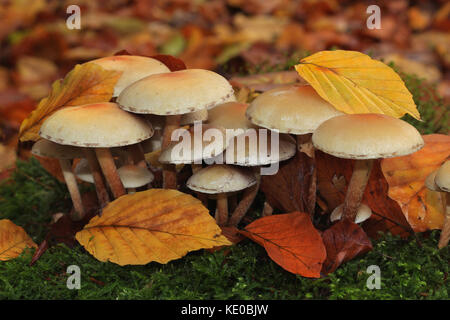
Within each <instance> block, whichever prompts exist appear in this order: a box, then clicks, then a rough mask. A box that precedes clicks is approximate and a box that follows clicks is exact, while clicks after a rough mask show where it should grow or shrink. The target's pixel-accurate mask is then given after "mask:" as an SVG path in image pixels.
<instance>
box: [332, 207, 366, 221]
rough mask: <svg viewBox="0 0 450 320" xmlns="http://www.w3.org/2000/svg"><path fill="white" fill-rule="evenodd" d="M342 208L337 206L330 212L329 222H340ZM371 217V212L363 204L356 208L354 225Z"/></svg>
mask: <svg viewBox="0 0 450 320" xmlns="http://www.w3.org/2000/svg"><path fill="white" fill-rule="evenodd" d="M343 208H344V204H340V205H338V206H337V207H336V208H334V210H333V212H331V215H330V221H331V222H334V221H337V220H340V219H341V218H342V211H343ZM371 215H372V210H370V208H369V206H367V205H365V204H363V203H362V204H361V205H360V206H359V208H358V211H357V212H356V218H355V223H362V222H364V221H366V220H367V219H369V218H370V216H371Z"/></svg>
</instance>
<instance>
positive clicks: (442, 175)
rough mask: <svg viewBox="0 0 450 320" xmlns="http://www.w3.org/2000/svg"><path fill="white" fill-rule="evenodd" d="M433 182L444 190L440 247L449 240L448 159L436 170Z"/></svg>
mask: <svg viewBox="0 0 450 320" xmlns="http://www.w3.org/2000/svg"><path fill="white" fill-rule="evenodd" d="M434 182H435V183H436V185H437V186H438V187H439V189H440V190H441V191H444V192H445V206H444V207H445V220H444V226H443V227H442V231H441V236H440V238H439V244H438V247H439V249H441V248H444V247H445V246H447V244H448V242H449V240H450V160H447V161H445V162H444V164H443V165H442V166H441V167H440V168H439V169H438V170H437V172H436V177H435V178H434Z"/></svg>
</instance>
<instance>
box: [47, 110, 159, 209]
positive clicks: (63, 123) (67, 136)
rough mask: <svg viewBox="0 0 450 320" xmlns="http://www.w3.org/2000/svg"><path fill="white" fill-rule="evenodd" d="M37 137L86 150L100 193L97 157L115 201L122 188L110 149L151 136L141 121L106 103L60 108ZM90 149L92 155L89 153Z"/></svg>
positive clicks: (150, 131)
mask: <svg viewBox="0 0 450 320" xmlns="http://www.w3.org/2000/svg"><path fill="white" fill-rule="evenodd" d="M39 135H40V136H41V137H43V138H45V139H48V140H51V141H54V142H56V143H59V144H64V145H72V146H78V147H83V148H85V150H87V151H86V152H85V155H86V156H87V159H88V161H89V163H90V165H91V171H92V172H93V174H94V178H95V183H96V188H97V193H100V194H102V190H100V191H99V185H98V178H97V176H98V175H99V172H98V171H99V168H98V167H96V166H95V160H94V159H95V156H96V157H97V160H98V164H99V166H100V168H101V172H102V173H103V175H104V176H105V179H106V181H107V183H108V185H109V187H110V188H111V191H112V194H113V196H114V198H118V197H120V196H121V195H123V194H125V188H124V186H123V184H122V182H121V181H120V178H119V176H118V174H117V168H116V165H115V163H114V159H113V157H112V155H111V151H110V148H113V147H122V146H127V145H131V144H135V143H138V142H141V141H143V140H145V139H148V138H150V137H151V136H152V135H153V129H152V127H151V125H150V124H149V123H147V122H146V121H145V120H144V119H141V118H139V117H137V116H136V115H134V114H131V113H128V112H126V111H124V110H122V109H120V108H119V107H118V106H117V104H115V103H111V102H106V103H95V104H86V105H82V106H76V107H68V108H64V109H60V110H58V111H56V112H55V113H53V114H52V115H51V116H50V117H48V118H47V119H46V120H45V121H44V123H43V124H42V126H41V130H40V133H39ZM91 148H92V149H93V150H95V155H94V154H92V153H90V150H92V149H91ZM100 188H101V186H100ZM99 199H100V197H99ZM102 205H104V204H103V203H102Z"/></svg>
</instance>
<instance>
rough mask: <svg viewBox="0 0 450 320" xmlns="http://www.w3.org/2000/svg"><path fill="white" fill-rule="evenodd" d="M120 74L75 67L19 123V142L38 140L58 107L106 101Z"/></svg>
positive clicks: (95, 68)
mask: <svg viewBox="0 0 450 320" xmlns="http://www.w3.org/2000/svg"><path fill="white" fill-rule="evenodd" d="M121 74H122V72H121V71H113V70H105V69H103V68H102V67H101V66H99V65H96V64H94V63H87V64H83V65H76V66H75V68H74V69H73V70H72V71H70V72H69V73H68V74H67V75H66V77H65V78H64V79H60V80H57V81H55V82H54V83H53V84H52V90H51V92H50V94H49V95H48V96H47V97H46V98H44V99H42V100H41V101H40V102H39V104H38V106H37V107H36V109H35V110H34V111H33V112H32V113H31V114H30V115H29V116H28V117H27V118H26V119H25V120H24V121H23V122H22V124H21V126H20V130H19V139H20V141H28V140H32V141H37V140H38V139H39V138H40V137H39V128H40V126H41V124H42V122H43V121H44V120H45V119H46V118H47V117H48V116H49V115H51V114H52V113H53V112H55V111H57V110H58V109H60V108H63V107H69V106H77V105H83V104H88V103H97V102H106V101H109V100H110V99H111V97H112V94H113V91H114V86H115V84H116V82H117V81H118V80H119V77H120V76H121Z"/></svg>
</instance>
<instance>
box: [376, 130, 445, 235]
mask: <svg viewBox="0 0 450 320" xmlns="http://www.w3.org/2000/svg"><path fill="white" fill-rule="evenodd" d="M423 139H424V141H425V147H423V148H422V149H421V150H419V151H417V152H415V153H413V154H410V155H407V156H403V157H395V158H391V159H383V160H382V162H381V169H382V171H383V174H384V176H385V177H386V180H387V182H388V184H389V197H390V198H392V199H394V200H395V201H397V203H398V204H399V205H400V207H401V209H402V211H403V214H404V215H405V217H406V219H407V220H408V222H409V224H410V225H411V227H412V228H413V229H414V231H416V232H423V231H427V230H431V229H440V228H441V227H442V225H443V222H444V205H443V199H442V197H443V195H442V193H440V192H436V191H431V190H428V189H427V188H426V187H425V179H426V178H427V177H428V175H429V174H430V173H431V172H433V171H434V170H437V169H438V168H439V167H440V166H441V165H442V163H444V161H445V160H446V159H447V158H448V157H449V156H450V137H449V136H446V135H441V134H430V135H425V136H423Z"/></svg>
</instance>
